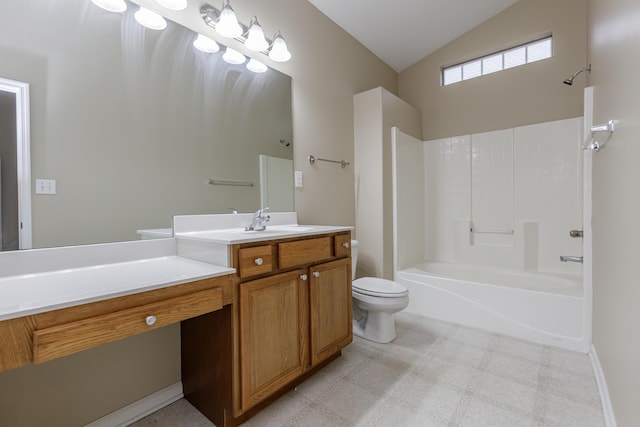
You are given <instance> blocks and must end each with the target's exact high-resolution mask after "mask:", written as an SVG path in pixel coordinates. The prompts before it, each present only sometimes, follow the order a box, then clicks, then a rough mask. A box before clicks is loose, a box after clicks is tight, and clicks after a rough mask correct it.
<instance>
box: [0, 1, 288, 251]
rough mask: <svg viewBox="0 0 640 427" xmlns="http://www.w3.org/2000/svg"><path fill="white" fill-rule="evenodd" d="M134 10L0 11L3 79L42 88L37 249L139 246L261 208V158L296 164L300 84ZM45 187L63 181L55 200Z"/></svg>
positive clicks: (34, 131) (66, 4)
mask: <svg viewBox="0 0 640 427" xmlns="http://www.w3.org/2000/svg"><path fill="white" fill-rule="evenodd" d="M135 10H136V8H135V7H129V8H128V10H127V11H126V12H125V13H124V14H114V13H109V12H105V11H103V10H101V9H99V8H97V7H95V6H94V5H93V4H91V2H90V1H89V0H59V1H52V0H3V1H2V2H1V3H0V77H3V78H7V79H12V80H17V81H20V82H26V83H28V84H29V88H30V104H31V109H30V111H31V112H30V121H31V126H30V129H31V138H30V139H31V185H32V190H31V207H32V226H33V229H32V236H33V247H34V248H41V247H52V246H66V245H77V244H89V243H103V242H116V241H125V240H136V239H139V238H140V235H139V234H138V233H137V230H141V229H157V228H166V227H170V225H171V218H172V216H173V215H177V214H204V213H229V212H230V209H231V208H235V209H238V210H239V211H240V212H251V211H254V210H256V209H258V208H259V207H261V203H262V202H261V195H260V172H259V164H260V160H259V158H260V156H261V155H262V156H263V159H264V156H267V157H268V158H276V159H285V160H284V163H282V162H280V161H278V162H276V163H274V164H278V165H280V164H283V165H284V166H283V167H290V168H292V160H291V159H292V158H293V152H292V151H293V147H292V143H291V139H292V117H291V114H292V110H291V79H290V77H288V76H286V75H284V74H282V73H279V72H277V71H275V70H272V69H269V70H268V71H267V72H265V73H262V74H256V73H253V72H251V71H248V70H247V69H246V68H245V67H244V65H230V64H227V63H226V62H224V61H223V60H222V53H221V52H218V53H214V54H206V53H203V52H200V51H198V50H196V49H194V47H193V45H192V42H193V40H194V39H195V37H196V34H195V33H194V32H192V31H191V30H188V29H186V28H184V27H182V26H180V25H178V24H176V23H174V22H169V25H168V27H167V28H166V29H165V30H164V31H153V30H149V29H146V28H144V27H142V26H140V25H139V24H138V23H137V22H136V21H135V20H134V17H133V14H134V12H135ZM0 99H1V98H0ZM4 104H7V103H2V105H4ZM5 122H6V121H3V120H1V119H0V123H5ZM4 140H5V139H0V141H4ZM0 143H2V144H5V143H6V142H0ZM286 160H288V162H287V161H286ZM3 162H5V160H3ZM0 170H11V168H10V167H5V166H4V165H3V166H0ZM210 178H214V179H217V180H223V181H224V180H230V181H234V182H236V183H240V184H243V183H246V184H247V185H215V184H210V183H209V179H210ZM36 179H45V180H55V183H56V194H55V195H47V194H36V188H35V182H36ZM5 181H6V182H8V181H10V179H9V178H5V176H4V175H3V182H5ZM249 183H253V185H249ZM290 184H291V183H290V182H287V183H285V184H283V186H282V191H283V192H285V191H286V192H289V193H290V196H289V194H288V193H287V196H286V197H284V199H285V200H290V201H291V204H290V206H291V208H292V207H293V191H292V188H291V185H290ZM3 187H4V184H3ZM7 192H10V191H7ZM3 193H4V191H3ZM279 196H280V197H278V199H280V200H281V199H283V197H282V195H281V194H280V195H279ZM9 203H10V202H6V201H4V200H3V211H5V210H7V209H8V210H9V212H11V210H12V209H17V208H15V207H8V206H9ZM282 210H286V208H285V209H282ZM3 216H4V217H7V216H8V217H11V215H10V214H9V215H6V214H5V215H3ZM3 240H5V241H6V240H11V239H10V238H8V237H6V233H5V237H3ZM7 246H9V245H7Z"/></svg>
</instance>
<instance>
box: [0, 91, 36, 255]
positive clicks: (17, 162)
mask: <svg viewBox="0 0 640 427" xmlns="http://www.w3.org/2000/svg"><path fill="white" fill-rule="evenodd" d="M29 122H30V117H29V84H28V83H23V82H18V81H15V80H9V79H4V78H0V223H1V227H0V230H1V231H0V250H2V251H5V250H16V249H31V245H32V236H31V156H30V153H31V151H30V145H31V142H30V132H29V129H30V125H29Z"/></svg>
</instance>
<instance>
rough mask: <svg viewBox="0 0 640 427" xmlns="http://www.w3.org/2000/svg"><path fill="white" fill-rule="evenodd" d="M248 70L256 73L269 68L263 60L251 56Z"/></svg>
mask: <svg viewBox="0 0 640 427" xmlns="http://www.w3.org/2000/svg"><path fill="white" fill-rule="evenodd" d="M247 70H249V71H253V72H254V73H264V72H265V71H267V70H268V68H267V66H266V65H264V64H263V63H262V62H260V61H257V60H255V59H253V58H251V59H250V60H249V62H247Z"/></svg>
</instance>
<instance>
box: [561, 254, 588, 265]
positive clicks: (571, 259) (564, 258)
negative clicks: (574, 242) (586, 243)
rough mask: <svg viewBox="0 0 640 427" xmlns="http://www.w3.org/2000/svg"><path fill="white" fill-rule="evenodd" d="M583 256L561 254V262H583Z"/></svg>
mask: <svg viewBox="0 0 640 427" xmlns="http://www.w3.org/2000/svg"><path fill="white" fill-rule="evenodd" d="M582 261H583V258H582V257H581V256H569V255H560V262H579V263H580V264H582Z"/></svg>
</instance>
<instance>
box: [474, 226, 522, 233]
mask: <svg viewBox="0 0 640 427" xmlns="http://www.w3.org/2000/svg"><path fill="white" fill-rule="evenodd" d="M469 231H470V232H471V233H477V234H513V230H482V229H480V230H478V229H477V228H473V227H471V229H470V230H469Z"/></svg>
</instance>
